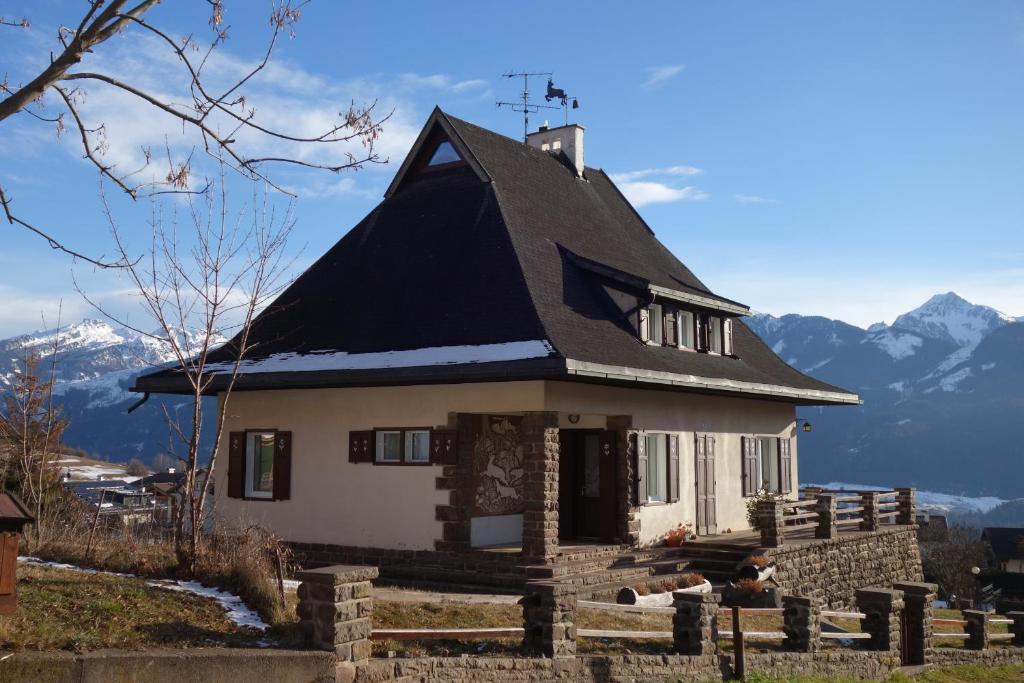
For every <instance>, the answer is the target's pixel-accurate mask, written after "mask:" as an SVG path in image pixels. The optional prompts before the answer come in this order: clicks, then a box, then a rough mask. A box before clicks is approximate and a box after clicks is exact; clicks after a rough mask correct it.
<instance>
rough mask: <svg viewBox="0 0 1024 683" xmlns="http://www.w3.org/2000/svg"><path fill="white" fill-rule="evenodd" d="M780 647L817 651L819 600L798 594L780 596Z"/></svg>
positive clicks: (794, 650)
mask: <svg viewBox="0 0 1024 683" xmlns="http://www.w3.org/2000/svg"><path fill="white" fill-rule="evenodd" d="M782 609H783V613H782V619H783V626H782V630H783V632H784V633H785V634H786V638H785V639H784V640H783V641H782V647H784V648H785V649H787V650H790V651H792V652H817V651H818V649H819V645H820V644H821V601H820V600H818V599H816V598H806V597H802V596H798V595H783V596H782Z"/></svg>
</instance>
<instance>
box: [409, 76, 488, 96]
mask: <svg viewBox="0 0 1024 683" xmlns="http://www.w3.org/2000/svg"><path fill="white" fill-rule="evenodd" d="M398 80H399V83H400V84H401V85H403V86H405V87H408V88H433V89H436V90H451V91H453V92H457V93H460V92H465V91H467V90H478V89H481V88H486V87H487V81H485V80H482V79H479V78H474V79H469V80H465V81H457V80H455V79H454V78H452V77H451V76H449V75H448V74H428V75H423V74H416V73H404V74H401V75H399V77H398Z"/></svg>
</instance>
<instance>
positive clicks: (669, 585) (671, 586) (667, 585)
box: [661, 579, 679, 593]
mask: <svg viewBox="0 0 1024 683" xmlns="http://www.w3.org/2000/svg"><path fill="white" fill-rule="evenodd" d="M677 588H679V584H678V583H676V582H675V581H673V580H672V579H669V580H668V581H662V582H661V589H662V590H663V591H664V592H666V593H671V592H672V591H674V590H676V589H677Z"/></svg>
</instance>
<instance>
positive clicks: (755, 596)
mask: <svg viewBox="0 0 1024 683" xmlns="http://www.w3.org/2000/svg"><path fill="white" fill-rule="evenodd" d="M722 602H724V603H725V604H726V605H728V606H739V607H779V606H780V605H781V604H782V600H781V597H780V596H779V592H778V591H777V590H775V589H774V588H767V587H765V585H764V584H763V583H761V582H760V581H758V580H756V579H740V580H739V581H737V582H736V583H730V584H728V585H727V586H726V587H725V590H724V591H722Z"/></svg>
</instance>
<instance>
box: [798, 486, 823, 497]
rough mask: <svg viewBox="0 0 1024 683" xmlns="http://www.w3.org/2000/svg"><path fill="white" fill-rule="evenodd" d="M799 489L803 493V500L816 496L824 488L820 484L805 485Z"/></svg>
mask: <svg viewBox="0 0 1024 683" xmlns="http://www.w3.org/2000/svg"><path fill="white" fill-rule="evenodd" d="M801 490H802V491H803V494H804V500H811V499H812V498H817V497H818V496H820V495H821V494H822V493H824V491H825V489H823V488H822V487H820V486H805V487H803V489H801Z"/></svg>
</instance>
